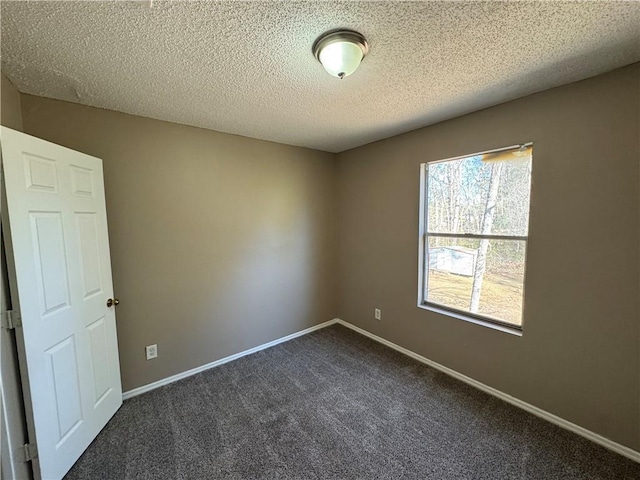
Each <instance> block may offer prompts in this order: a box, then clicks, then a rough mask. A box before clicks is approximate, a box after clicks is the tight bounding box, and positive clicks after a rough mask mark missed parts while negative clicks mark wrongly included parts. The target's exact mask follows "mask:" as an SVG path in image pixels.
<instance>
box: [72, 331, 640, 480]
mask: <svg viewBox="0 0 640 480" xmlns="http://www.w3.org/2000/svg"><path fill="white" fill-rule="evenodd" d="M66 478H67V479H68V480H75V479H109V480H119V479H122V480H124V479H215V478H225V479H263V478H264V479H271V478H274V479H319V478H324V479H329V478H345V479H346V478H349V479H352V478H359V479H369V478H376V479H395V478H415V479H438V480H442V479H491V480H495V479H545V480H550V479H589V480H595V479H616V480H617V479H634V480H638V479H640V464H636V463H634V462H632V461H631V460H628V459H626V458H624V457H621V456H619V455H616V454H614V453H612V452H609V451H608V450H606V449H604V448H602V447H599V446H598V445H595V444H593V443H591V442H589V441H587V440H585V439H583V438H581V437H578V436H577V435H574V434H572V433H570V432H567V431H565V430H562V429H560V428H558V427H556V426H554V425H552V424H550V423H547V422H545V421H544V420H541V419H539V418H537V417H534V416H533V415H530V414H528V413H526V412H524V411H522V410H519V409H517V408H515V407H512V406H511V405H509V404H507V403H504V402H502V401H501V400H498V399H496V398H494V397H491V396H489V395H487V394H485V393H483V392H480V391H478V390H476V389H474V388H472V387H470V386H468V385H466V384H464V383H461V382H459V381H457V380H454V379H452V378H451V377H448V376H447V375H444V374H442V373H440V372H438V371H436V370H434V369H432V368H429V367H427V366H425V365H423V364H421V363H418V362H416V361H414V360H412V359H410V358H408V357H405V356H404V355H402V354H400V353H397V352H395V351H393V350H391V349H389V348H387V347H384V346H382V345H380V344H378V343H375V342H373V341H371V340H369V339H368V338H366V337H363V336H361V335H359V334H357V333H355V332H352V331H351V330H348V329H346V328H344V327H342V326H332V327H329V328H325V329H323V330H319V331H317V332H314V333H311V334H309V335H306V336H304V337H299V338H297V339H295V340H292V341H290V342H287V343H283V344H281V345H278V346H276V347H273V348H271V349H268V350H264V351H261V352H259V353H256V354H254V355H251V356H248V357H244V358H241V359H239V360H236V361H234V362H231V363H228V364H225V365H222V366H220V367H217V368H214V369H212V370H209V371H206V372H204V373H200V374H198V375H195V376H193V377H190V378H187V379H185V380H182V381H180V382H176V383H173V384H171V385H168V386H165V387H162V388H160V389H157V390H154V391H153V392H149V393H147V394H144V395H141V396H138V397H135V398H133V399H131V400H127V401H126V402H124V405H123V406H122V408H121V409H120V411H119V412H118V413H117V414H116V415H115V416H114V418H113V420H112V421H111V422H110V423H109V424H108V425H107V427H106V428H105V429H104V431H103V432H102V433H101V434H100V435H99V436H98V438H97V439H96V440H95V441H94V442H93V444H92V445H91V446H90V447H89V449H88V450H87V451H86V452H85V454H84V455H83V456H82V458H80V460H78V462H77V463H76V465H75V466H74V467H73V469H72V470H71V471H70V472H69V474H68V476H67V477H66Z"/></svg>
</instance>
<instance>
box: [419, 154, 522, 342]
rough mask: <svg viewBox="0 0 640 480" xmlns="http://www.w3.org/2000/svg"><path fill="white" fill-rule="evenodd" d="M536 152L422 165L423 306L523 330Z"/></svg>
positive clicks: (463, 158)
mask: <svg viewBox="0 0 640 480" xmlns="http://www.w3.org/2000/svg"><path fill="white" fill-rule="evenodd" d="M532 155H533V146H532V145H531V144H525V145H518V146H515V147H508V148H503V149H499V150H493V151H490V152H484V153H479V154H475V155H469V156H465V157H459V158H453V159H448V160H440V161H435V162H429V163H424V164H422V165H421V176H422V178H421V211H420V256H419V258H420V268H419V270H420V279H419V300H418V304H419V306H423V307H426V308H429V309H433V310H437V311H440V312H443V313H449V314H451V315H452V316H456V317H458V318H463V319H466V320H470V321H475V322H477V323H478V322H479V323H483V324H490V325H493V326H496V325H498V326H500V327H506V328H507V329H508V330H510V331H513V330H522V310H523V305H524V293H525V292H524V273H525V263H526V250H527V236H528V229H529V228H528V227H529V199H530V192H531V161H532Z"/></svg>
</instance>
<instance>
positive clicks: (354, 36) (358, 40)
mask: <svg viewBox="0 0 640 480" xmlns="http://www.w3.org/2000/svg"><path fill="white" fill-rule="evenodd" d="M335 42H351V43H355V44H356V45H358V46H359V47H360V48H361V49H362V58H364V57H366V56H367V53H369V44H368V43H367V39H366V38H364V35H362V34H361V33H359V32H356V31H355V30H347V29H338V30H330V31H328V32H325V33H323V34H322V35H320V36H319V37H318V39H317V40H316V41H315V42H313V48H312V49H311V50H312V51H313V56H314V57H316V60H318V61H319V62H320V52H321V51H322V49H323V48H325V47H327V46H329V45H331V44H332V43H335ZM321 63H322V62H321Z"/></svg>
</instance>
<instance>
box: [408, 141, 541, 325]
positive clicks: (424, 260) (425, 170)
mask: <svg viewBox="0 0 640 480" xmlns="http://www.w3.org/2000/svg"><path fill="white" fill-rule="evenodd" d="M523 146H524V147H532V146H533V142H528V143H523V144H517V145H511V146H509V147H501V148H495V149H493V150H486V151H483V152H478V153H470V154H467V155H460V156H458V157H451V158H445V159H441V160H434V161H431V162H424V163H421V164H420V206H419V219H418V221H419V239H418V245H419V247H418V307H419V308H423V309H425V310H429V311H432V312H436V313H440V314H443V315H447V316H449V317H453V318H457V319H459V320H465V321H467V322H471V323H475V324H478V325H483V326H485V327H489V328H493V329H495V330H500V331H503V332H506V333H511V334H514V335H518V336H522V331H523V326H524V300H525V298H526V274H527V252H528V248H529V225H527V235H524V236H517V235H482V234H471V233H462V234H461V233H438V232H430V231H429V226H428V219H429V215H428V208H427V203H428V194H427V192H428V187H429V185H428V178H429V165H434V164H436V163H444V162H450V161H453V160H461V159H464V158H469V157H475V156H478V155H486V154H489V153H498V152H504V151H507V150H516V149H518V148H521V147H523ZM529 189H530V190H529V195H530V196H529V212H531V187H529ZM530 221H531V215H529V223H530ZM429 236H434V237H448V238H471V239H478V240H482V239H484V238H486V239H489V240H516V241H523V242H524V244H525V250H524V251H525V254H524V277H523V280H522V292H523V302H522V322H521V324H520V325H516V324H513V323H509V322H504V321H501V320H499V319H495V318H491V317H489V316H485V315H481V314H478V313H471V312H469V311H466V310H460V309H457V308H454V307H449V306H447V305H442V304H439V303H434V302H429V301H428V300H427V297H426V291H427V284H428V278H429V273H428V268H429V248H428V246H429Z"/></svg>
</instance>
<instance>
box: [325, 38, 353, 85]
mask: <svg viewBox="0 0 640 480" xmlns="http://www.w3.org/2000/svg"><path fill="white" fill-rule="evenodd" d="M363 57H364V53H363V52H362V48H360V45H357V44H355V43H352V42H349V41H338V42H333V43H330V44H329V45H327V46H325V47H324V48H322V50H320V55H319V59H320V63H322V66H323V67H324V69H325V70H326V71H327V72H329V74H330V75H333V76H334V77H338V78H344V77H348V76H349V75H351V74H352V73H353V72H355V71H356V69H357V68H358V66H360V62H361V61H362V58H363Z"/></svg>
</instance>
